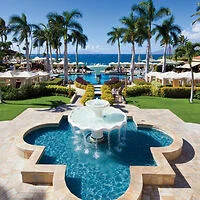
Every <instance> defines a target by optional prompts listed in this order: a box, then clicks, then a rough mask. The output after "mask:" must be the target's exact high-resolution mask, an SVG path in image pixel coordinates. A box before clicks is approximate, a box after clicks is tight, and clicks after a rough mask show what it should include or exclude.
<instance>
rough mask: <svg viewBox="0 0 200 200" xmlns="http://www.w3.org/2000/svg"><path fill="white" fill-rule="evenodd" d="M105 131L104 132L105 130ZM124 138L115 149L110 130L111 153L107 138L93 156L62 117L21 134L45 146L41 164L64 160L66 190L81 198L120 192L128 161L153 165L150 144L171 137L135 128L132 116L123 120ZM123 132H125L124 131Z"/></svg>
mask: <svg viewBox="0 0 200 200" xmlns="http://www.w3.org/2000/svg"><path fill="white" fill-rule="evenodd" d="M105 134H106V133H105ZM121 134H122V135H121V137H122V136H125V135H126V140H124V141H123V143H122V144H121V149H122V150H121V151H118V150H117V148H116V147H117V146H118V134H117V132H116V131H112V132H111V134H110V135H111V138H110V145H111V153H108V144H107V142H105V143H102V144H99V145H98V153H99V155H100V157H99V158H98V159H95V157H94V152H95V150H96V147H95V145H94V144H91V143H87V148H89V152H88V154H85V153H84V148H85V144H84V142H83V141H84V140H83V137H84V136H83V134H74V133H72V130H71V127H70V125H69V123H68V120H67V119H66V118H63V119H62V120H61V122H60V124H59V126H58V127H45V128H40V129H38V130H34V131H32V132H30V133H29V134H28V135H26V136H25V138H24V140H25V141H26V142H27V143H29V144H34V145H42V146H45V150H44V154H43V155H42V157H41V159H40V161H39V163H41V164H65V165H67V171H66V184H67V186H68V188H69V189H70V191H71V192H72V193H73V194H75V195H76V196H77V197H79V198H81V199H82V200H114V199H117V198H118V197H119V196H121V195H122V194H124V192H125V191H126V190H127V188H128V187H129V183H130V171H129V166H130V165H141V166H149V165H151V166H152V165H156V163H155V161H154V159H153V156H152V154H151V151H150V147H161V146H168V145H170V144H171V143H172V141H173V140H172V138H171V137H169V136H167V135H166V134H164V133H162V132H160V131H158V130H156V129H150V128H138V129H136V126H135V124H134V122H133V121H132V120H128V122H127V131H126V132H123V131H122V133H121ZM124 134H125V135H124Z"/></svg>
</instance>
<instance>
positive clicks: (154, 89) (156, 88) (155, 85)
mask: <svg viewBox="0 0 200 200" xmlns="http://www.w3.org/2000/svg"><path fill="white" fill-rule="evenodd" d="M161 87H162V84H161V83H159V82H157V81H152V82H151V94H152V95H153V96H159V94H160V88H161Z"/></svg>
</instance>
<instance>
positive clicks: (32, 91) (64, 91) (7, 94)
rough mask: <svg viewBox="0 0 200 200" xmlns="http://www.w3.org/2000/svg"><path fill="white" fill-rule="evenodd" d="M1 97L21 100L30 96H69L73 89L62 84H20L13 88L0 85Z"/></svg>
mask: <svg viewBox="0 0 200 200" xmlns="http://www.w3.org/2000/svg"><path fill="white" fill-rule="evenodd" d="M1 91H2V97H3V99H4V100H23V99H30V98H37V97H41V96H51V95H64V96H68V97H71V96H72V95H73V94H74V92H75V90H74V89H70V90H69V89H68V88H67V87H64V86H56V85H48V86H45V85H44V84H39V85H35V86H22V87H20V88H13V87H12V86H3V87H1Z"/></svg>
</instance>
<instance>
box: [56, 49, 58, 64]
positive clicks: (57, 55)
mask: <svg viewBox="0 0 200 200" xmlns="http://www.w3.org/2000/svg"><path fill="white" fill-rule="evenodd" d="M56 62H58V47H56Z"/></svg>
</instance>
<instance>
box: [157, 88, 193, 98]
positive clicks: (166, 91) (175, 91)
mask: <svg viewBox="0 0 200 200" xmlns="http://www.w3.org/2000/svg"><path fill="white" fill-rule="evenodd" d="M190 92H191V88H190V87H162V88H161V89H160V95H161V96H162V97H168V98H189V97H190Z"/></svg>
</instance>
